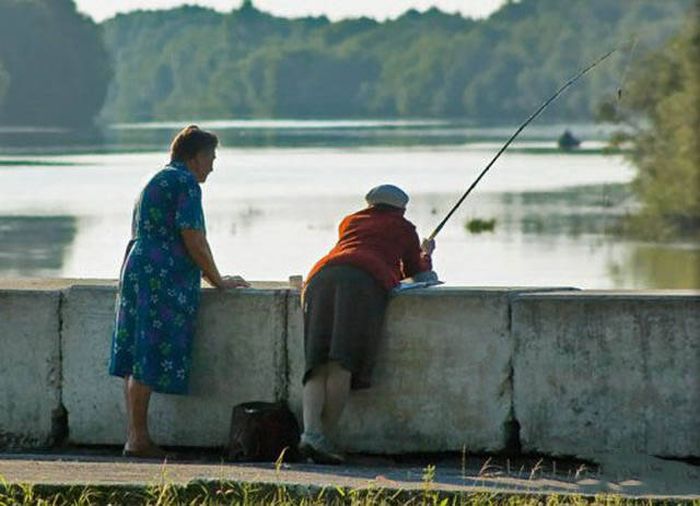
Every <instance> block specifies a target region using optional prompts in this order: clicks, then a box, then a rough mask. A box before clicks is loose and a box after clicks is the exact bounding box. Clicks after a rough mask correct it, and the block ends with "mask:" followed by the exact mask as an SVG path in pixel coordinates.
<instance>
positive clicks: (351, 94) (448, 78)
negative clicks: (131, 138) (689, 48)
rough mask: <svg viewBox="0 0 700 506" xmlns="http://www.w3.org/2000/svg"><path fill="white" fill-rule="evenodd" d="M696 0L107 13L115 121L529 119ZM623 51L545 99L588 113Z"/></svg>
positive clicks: (109, 107) (560, 111) (668, 26)
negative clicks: (359, 13)
mask: <svg viewBox="0 0 700 506" xmlns="http://www.w3.org/2000/svg"><path fill="white" fill-rule="evenodd" d="M690 6H691V2H690V0H666V1H664V2H659V1H658V0H637V1H635V2H620V1H616V2H610V1H609V0H568V1H566V2H561V1H559V0H521V1H519V2H508V3H506V4H505V5H504V6H503V7H502V8H501V9H500V10H498V11H497V12H496V13H495V14H493V15H492V16H491V17H489V18H488V19H485V20H478V21H477V20H472V19H467V18H463V17H462V16H460V15H454V14H447V13H444V12H441V11H439V10H437V9H435V8H433V9H430V10H428V11H426V12H424V13H419V12H417V11H408V12H406V13H405V14H404V15H402V16H400V17H399V18H397V19H395V20H389V21H386V22H383V23H379V22H377V21H374V20H371V19H367V18H360V19H350V20H344V21H339V22H335V23H332V22H330V21H329V20H328V19H326V18H325V17H317V18H302V19H285V18H278V17H275V16H272V15H270V14H267V13H265V12H262V11H260V10H258V9H256V8H255V6H254V5H253V4H252V3H251V2H249V1H248V2H245V3H244V5H243V6H242V7H241V8H240V9H237V10H234V11H232V12H230V13H227V14H221V13H217V12H214V11H211V10H207V9H204V8H197V7H183V8H179V9H174V10H171V11H167V12H136V13H130V14H127V15H120V16H117V17H115V18H113V19H111V20H109V21H107V22H106V23H105V25H104V29H105V41H106V44H107V47H108V50H109V52H110V53H111V54H112V56H113V59H114V62H115V63H114V65H115V67H114V68H115V76H114V80H113V81H112V84H111V88H110V93H109V97H108V100H107V103H106V105H105V108H104V111H103V116H104V117H105V118H107V119H109V120H112V121H133V120H149V119H184V118H191V117H198V118H227V117H295V118H298V117H422V118H426V117H429V118H435V117H439V118H469V119H474V120H479V121H499V122H508V121H513V120H516V119H521V118H523V117H524V116H526V115H527V114H528V112H529V111H531V110H532V109H533V108H534V107H536V106H537V105H539V103H540V102H541V101H542V99H543V97H546V96H547V95H549V94H551V92H552V91H553V90H555V89H556V88H557V86H558V85H559V84H561V83H562V82H563V81H564V80H565V79H566V78H567V77H568V76H569V75H570V74H572V73H573V72H574V71H575V70H577V69H578V68H581V67H582V66H583V65H585V64H586V63H587V62H589V61H591V60H592V59H594V58H595V57H596V56H598V55H599V54H601V53H602V52H604V51H606V50H608V49H610V48H612V47H615V46H617V45H620V44H622V43H624V41H625V40H626V39H628V38H630V37H631V36H632V35H633V34H640V35H642V37H641V38H640V40H641V43H640V45H639V48H638V49H639V53H640V54H642V53H644V52H646V51H648V50H650V49H652V48H655V47H658V46H659V45H660V44H661V43H662V42H663V41H664V40H665V39H666V38H668V37H669V36H670V35H671V34H673V33H675V32H677V31H678V29H679V28H680V24H681V22H682V19H683V17H684V14H685V13H687V11H688V10H689V9H690ZM623 64H624V62H623V59H622V58H617V59H615V60H614V61H612V62H611V64H609V65H605V66H601V68H600V69H597V70H596V72H595V73H592V74H591V76H590V77H589V78H587V79H586V80H585V81H582V82H581V83H579V84H578V85H577V86H576V87H575V88H573V89H572V90H571V91H570V92H568V93H567V95H566V96H564V97H562V100H561V101H560V102H559V103H558V104H557V105H556V107H553V108H552V109H551V110H550V111H548V117H549V118H550V119H576V120H584V121H585V120H590V119H592V117H593V115H594V113H595V110H596V108H597V105H598V103H599V102H600V101H601V100H602V99H603V98H604V97H605V96H606V94H610V93H613V90H614V89H615V87H616V84H617V83H616V81H617V79H618V78H619V75H620V73H621V68H622V65H623Z"/></svg>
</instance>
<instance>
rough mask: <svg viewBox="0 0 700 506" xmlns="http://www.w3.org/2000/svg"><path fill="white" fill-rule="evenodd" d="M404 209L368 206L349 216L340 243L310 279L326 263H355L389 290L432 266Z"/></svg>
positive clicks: (323, 260)
mask: <svg viewBox="0 0 700 506" xmlns="http://www.w3.org/2000/svg"><path fill="white" fill-rule="evenodd" d="M403 214H404V211H403V209H393V208H380V207H368V208H366V209H363V210H362V211H358V212H356V213H353V214H351V215H349V216H346V217H345V218H344V219H343V221H342V222H341V223H340V227H339V228H338V235H339V239H338V243H337V244H336V245H335V247H334V248H333V249H332V250H331V251H330V252H329V253H328V254H327V255H326V256H324V257H323V258H322V259H321V260H319V261H318V262H316V265H314V267H313V268H312V269H311V272H309V275H308V276H307V278H306V279H307V282H308V280H310V279H311V278H312V277H313V276H314V274H316V273H317V272H318V271H319V270H320V269H321V268H322V267H324V266H326V265H338V264H346V265H354V266H356V267H359V268H360V269H363V270H365V271H366V272H368V273H369V274H370V275H372V277H373V278H374V279H376V280H377V281H378V282H379V283H380V284H381V285H382V286H383V287H385V288H386V289H387V290H390V289H392V288H393V287H395V286H396V285H398V284H399V281H400V280H401V279H403V278H406V277H410V276H413V275H414V274H417V273H419V272H423V271H429V270H431V269H432V263H431V261H430V257H429V256H428V255H426V254H425V253H423V251H422V250H421V249H420V243H419V240H418V234H417V233H416V227H415V226H414V225H413V224H412V223H411V222H410V221H408V220H407V219H406V218H404V217H403Z"/></svg>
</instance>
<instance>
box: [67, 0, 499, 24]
mask: <svg viewBox="0 0 700 506" xmlns="http://www.w3.org/2000/svg"><path fill="white" fill-rule="evenodd" d="M503 3H504V0H476V1H473V0H472V1H467V0H392V1H391V2H388V1H380V2H377V1H376V0H355V1H353V2H337V1H336V2H328V1H326V0H298V1H295V2H288V1H285V0H253V4H254V5H255V6H256V7H257V8H258V9H260V10H262V11H265V12H270V13H272V14H274V15H277V16H281V17H292V18H296V17H305V16H321V15H324V16H327V17H328V18H329V19H331V20H334V21H335V20H339V19H345V18H357V17H362V16H366V17H370V18H375V19H377V20H380V21H381V20H386V19H390V18H395V17H397V16H400V15H401V14H403V13H404V12H406V11H407V10H409V9H417V10H419V11H425V10H427V9H430V8H431V7H437V8H439V9H440V10H442V11H445V12H449V13H459V14H461V15H463V16H465V17H472V18H483V17H487V16H489V15H490V14H491V13H493V12H494V11H496V10H497V9H498V8H499V7H500V6H501V5H502V4H503ZM75 4H76V6H77V7H78V10H79V11H80V12H82V13H84V14H87V15H88V16H90V17H92V18H93V19H94V20H95V21H98V22H101V21H104V20H105V19H108V18H110V17H113V16H115V15H116V14H120V13H126V12H131V11H134V10H166V9H171V8H173V7H178V6H181V5H185V4H189V5H200V6H202V7H210V8H212V9H216V10H218V11H221V12H229V11H231V10H233V9H237V8H239V7H240V6H241V4H242V0H119V1H115V0H109V1H106V0H75Z"/></svg>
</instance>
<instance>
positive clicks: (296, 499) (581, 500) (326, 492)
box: [0, 466, 700, 506]
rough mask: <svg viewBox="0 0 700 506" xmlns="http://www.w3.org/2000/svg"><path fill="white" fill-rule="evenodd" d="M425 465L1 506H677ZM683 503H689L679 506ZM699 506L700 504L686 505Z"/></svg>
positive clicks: (114, 490) (29, 492) (74, 494)
mask: <svg viewBox="0 0 700 506" xmlns="http://www.w3.org/2000/svg"><path fill="white" fill-rule="evenodd" d="M434 473H435V468H434V467H433V466H429V467H428V468H426V470H425V472H424V475H423V484H422V488H421V489H418V490H398V491H396V490H386V489H379V488H374V487H371V486H370V487H368V488H358V489H344V488H324V489H318V488H316V487H307V486H299V485H280V484H265V483H260V484H251V483H235V482H221V481H216V482H192V483H189V484H187V485H176V484H172V483H164V484H159V485H154V486H151V487H123V486H119V487H115V486H93V487H65V486H53V487H52V486H44V485H42V486H31V485H10V484H7V483H3V482H0V506H10V505H12V506H14V505H37V506H88V505H97V504H114V505H117V504H144V505H148V506H174V505H190V506H195V505H202V506H214V505H217V506H218V505H236V506H257V505H260V504H265V505H270V506H327V505H331V506H335V505H338V506H346V505H347V506H370V505H372V506H374V505H378V506H393V505H409V506H477V505H479V506H481V505H487V506H564V505H566V506H589V505H595V506H628V505H630V506H631V505H635V506H636V505H650V506H651V505H652V504H681V503H683V502H677V501H659V500H650V499H630V498H624V497H620V496H614V495H599V496H596V497H585V496H576V495H566V496H564V495H544V494H529V493H524V494H502V493H495V492H471V493H465V492H459V493H457V492H455V493H448V492H444V491H440V490H437V489H436V488H435V486H434V483H433V481H432V479H433V478H434V476H435V475H434ZM683 504H688V503H683ZM689 504H692V505H693V506H700V500H696V501H693V502H690V503H689Z"/></svg>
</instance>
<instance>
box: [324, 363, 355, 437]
mask: <svg viewBox="0 0 700 506" xmlns="http://www.w3.org/2000/svg"><path fill="white" fill-rule="evenodd" d="M351 378H352V374H351V373H350V371H348V370H347V369H345V368H344V367H343V366H342V365H340V363H339V362H335V361H333V362H329V363H328V364H327V373H326V385H325V405H324V407H323V414H322V421H323V428H324V433H326V434H330V433H331V432H332V431H333V430H334V429H335V427H336V426H337V425H338V420H340V415H342V414H343V409H344V408H345V405H346V404H347V402H348V397H349V396H350V380H351Z"/></svg>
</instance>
